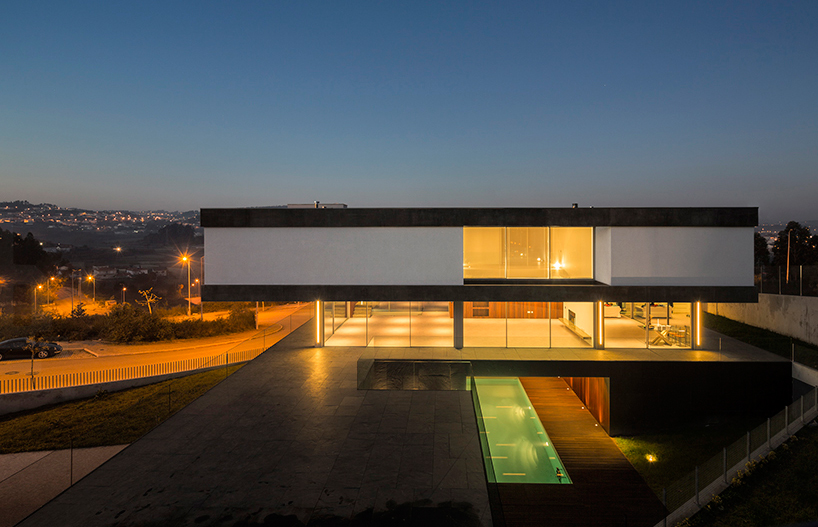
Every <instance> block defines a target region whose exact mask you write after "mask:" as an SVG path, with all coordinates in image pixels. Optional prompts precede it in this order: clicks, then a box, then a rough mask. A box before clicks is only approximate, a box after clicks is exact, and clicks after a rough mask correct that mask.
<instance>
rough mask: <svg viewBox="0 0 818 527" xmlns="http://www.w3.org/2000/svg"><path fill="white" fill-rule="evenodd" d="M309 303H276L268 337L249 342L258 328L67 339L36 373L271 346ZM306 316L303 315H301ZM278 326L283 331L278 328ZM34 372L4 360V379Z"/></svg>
mask: <svg viewBox="0 0 818 527" xmlns="http://www.w3.org/2000/svg"><path fill="white" fill-rule="evenodd" d="M305 305H307V304H287V305H282V306H273V307H271V308H268V309H267V310H265V311H262V312H261V313H260V314H259V330H261V329H264V328H269V331H268V332H267V335H266V336H265V337H264V338H259V339H255V340H254V341H252V342H248V339H250V338H251V337H253V335H255V334H257V333H258V332H257V331H255V330H251V331H245V332H242V333H234V334H231V335H224V336H221V337H209V338H202V339H184V340H176V341H169V342H157V343H151V344H111V343H105V342H101V341H82V342H63V343H61V344H62V345H63V347H64V348H65V350H64V352H63V353H61V354H60V355H57V356H56V357H51V358H48V359H35V360H34V373H35V375H57V374H63V373H80V372H90V371H102V370H108V369H113V368H121V367H126V366H142V365H146V364H161V363H164V362H170V361H176V360H182V359H190V358H199V357H209V356H214V355H219V354H222V353H224V352H226V351H228V350H231V349H233V348H235V347H237V346H242V348H241V349H244V348H245V347H246V348H247V349H249V348H259V347H269V346H272V345H273V344H275V343H276V342H278V340H280V339H282V338H283V337H284V336H286V335H287V334H288V333H289V321H290V315H292V314H293V313H294V312H295V311H297V310H299V309H301V308H302V307H304V306H305ZM301 318H303V317H301ZM276 327H279V328H281V330H279V331H276V332H274V333H273V331H275V330H276ZM242 343H244V344H242ZM30 373H31V360H30V359H17V360H4V361H2V362H0V376H2V377H0V378H2V379H14V378H23V377H26V378H27V377H28V376H29V375H30Z"/></svg>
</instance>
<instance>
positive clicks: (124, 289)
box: [122, 287, 128, 304]
mask: <svg viewBox="0 0 818 527" xmlns="http://www.w3.org/2000/svg"><path fill="white" fill-rule="evenodd" d="M127 289H128V288H127V287H123V288H122V303H123V304H124V303H125V291H126V290H127Z"/></svg>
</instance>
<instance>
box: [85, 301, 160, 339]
mask: <svg viewBox="0 0 818 527" xmlns="http://www.w3.org/2000/svg"><path fill="white" fill-rule="evenodd" d="M106 318H107V320H106V321H105V326H104V328H103V330H102V333H101V336H102V338H103V339H105V340H108V341H111V342H153V341H157V340H168V339H170V338H172V337H173V330H172V327H171V323H170V322H168V321H167V320H164V319H162V318H159V316H157V315H152V314H150V313H148V312H146V311H141V310H139V309H136V308H135V307H133V306H132V305H130V304H123V305H119V306H116V307H115V308H114V309H113V310H112V311H111V312H110V313H109V314H108V316H107V317H106Z"/></svg>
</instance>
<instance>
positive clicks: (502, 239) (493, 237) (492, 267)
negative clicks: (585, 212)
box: [463, 227, 594, 280]
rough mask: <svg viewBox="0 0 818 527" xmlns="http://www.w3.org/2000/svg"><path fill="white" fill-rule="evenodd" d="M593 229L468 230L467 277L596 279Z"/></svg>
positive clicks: (465, 237) (465, 234)
mask: <svg viewBox="0 0 818 527" xmlns="http://www.w3.org/2000/svg"><path fill="white" fill-rule="evenodd" d="M593 247H594V232H593V228H591V227H464V228H463V278H499V279H526V278H528V279H541V280H547V279H552V280H561V279H563V280H570V279H593V277H594V259H593Z"/></svg>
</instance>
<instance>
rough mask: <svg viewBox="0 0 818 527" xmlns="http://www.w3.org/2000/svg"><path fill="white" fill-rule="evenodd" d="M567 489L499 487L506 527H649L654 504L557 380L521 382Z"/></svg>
mask: <svg viewBox="0 0 818 527" xmlns="http://www.w3.org/2000/svg"><path fill="white" fill-rule="evenodd" d="M520 381H521V382H522V384H523V387H524V388H525V390H526V393H527V394H528V397H529V399H530V400H531V403H532V404H533V406H534V408H535V410H536V411H537V414H538V415H539V417H540V420H541V421H542V423H543V426H544V427H545V430H546V432H547V433H548V435H549V437H550V438H551V441H552V442H553V444H554V446H555V447H556V449H557V452H558V453H559V456H560V459H561V460H562V463H563V465H564V467H565V470H566V471H567V472H568V475H569V477H570V478H571V480H572V482H573V484H572V485H536V484H498V485H497V487H498V491H499V497H500V501H501V502H502V506H503V515H504V518H505V524H506V526H508V527H518V526H535V525H536V526H542V525H548V526H588V525H594V526H608V525H610V526H628V527H640V526H644V527H653V526H654V525H656V523H657V522H659V521H660V520H661V519H662V518H663V517H664V516H665V509H664V507H663V506H662V504H661V502H660V501H659V499H657V498H656V495H655V494H654V493H653V491H651V490H650V488H649V487H648V486H647V484H646V483H645V482H644V481H643V480H642V478H641V477H640V476H639V474H638V473H637V472H636V470H635V469H634V468H633V466H631V464H630V462H628V460H627V459H626V458H625V456H624V455H623V454H622V452H621V451H620V450H619V448H618V447H617V446H616V444H615V443H614V441H613V440H612V439H611V438H610V437H609V436H608V434H607V433H606V432H605V430H603V428H602V427H601V426H596V425H597V422H596V420H595V419H594V417H593V416H592V415H591V414H590V412H588V411H587V410H585V409H583V406H584V405H583V403H582V401H580V400H579V398H578V397H577V396H576V395H575V394H574V392H573V391H571V390H570V389H568V386H567V384H566V383H565V381H563V380H562V379H560V378H542V377H540V378H537V377H523V378H521V379H520Z"/></svg>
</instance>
